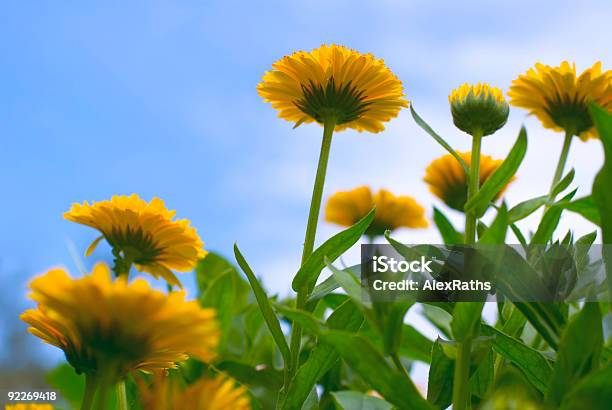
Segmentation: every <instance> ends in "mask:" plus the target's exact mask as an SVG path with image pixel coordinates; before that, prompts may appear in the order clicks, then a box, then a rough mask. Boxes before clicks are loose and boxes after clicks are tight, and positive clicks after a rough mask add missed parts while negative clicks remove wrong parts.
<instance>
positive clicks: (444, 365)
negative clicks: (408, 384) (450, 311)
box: [427, 339, 455, 409]
mask: <svg viewBox="0 0 612 410" xmlns="http://www.w3.org/2000/svg"><path fill="white" fill-rule="evenodd" d="M454 373H455V361H454V360H453V359H451V358H450V357H448V356H447V355H446V354H445V353H444V349H443V348H442V345H441V342H440V339H438V340H436V341H435V343H434V344H433V347H432V350H431V365H430V366H429V377H428V378H427V400H428V401H429V402H430V403H432V404H434V405H436V406H437V407H439V408H442V409H445V408H447V407H448V406H449V405H450V404H451V401H452V398H453V374H454Z"/></svg>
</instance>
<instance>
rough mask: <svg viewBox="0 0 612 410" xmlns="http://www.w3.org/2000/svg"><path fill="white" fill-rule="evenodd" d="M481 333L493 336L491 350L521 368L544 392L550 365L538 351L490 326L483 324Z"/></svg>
mask: <svg viewBox="0 0 612 410" xmlns="http://www.w3.org/2000/svg"><path fill="white" fill-rule="evenodd" d="M482 334H483V335H485V336H495V339H493V350H495V352H496V353H498V354H500V355H501V356H503V357H504V358H506V359H507V360H509V361H510V362H511V363H513V364H514V365H515V366H516V367H518V368H519V369H521V371H522V372H523V374H525V377H527V380H529V382H530V383H531V384H532V385H533V386H534V387H535V388H536V389H538V390H539V391H541V392H542V393H545V392H546V390H547V388H548V380H549V379H550V377H551V375H552V366H551V364H550V362H549V361H548V360H546V358H545V357H544V356H543V355H542V354H541V353H540V352H538V351H537V350H535V349H533V348H531V347H529V346H527V345H525V344H524V343H523V342H522V341H520V340H518V339H515V338H513V337H511V336H508V335H507V334H505V333H503V332H502V331H500V330H497V329H495V328H493V327H491V326H486V325H485V326H483V327H482Z"/></svg>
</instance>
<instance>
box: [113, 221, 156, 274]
mask: <svg viewBox="0 0 612 410" xmlns="http://www.w3.org/2000/svg"><path fill="white" fill-rule="evenodd" d="M106 239H107V240H108V243H109V244H110V245H111V246H112V247H113V248H114V249H118V250H120V251H121V252H122V253H123V254H124V255H123V256H124V257H129V258H130V260H131V261H133V262H134V263H137V264H139V265H147V264H150V263H152V262H154V261H155V259H156V258H157V257H158V256H159V255H160V254H161V253H162V251H163V249H161V248H160V247H159V246H158V245H157V243H156V242H155V241H154V240H153V237H152V236H151V235H150V234H148V233H146V232H144V231H143V230H142V228H140V227H139V228H131V227H129V226H128V227H127V228H126V229H116V230H113V231H112V232H111V234H110V235H106Z"/></svg>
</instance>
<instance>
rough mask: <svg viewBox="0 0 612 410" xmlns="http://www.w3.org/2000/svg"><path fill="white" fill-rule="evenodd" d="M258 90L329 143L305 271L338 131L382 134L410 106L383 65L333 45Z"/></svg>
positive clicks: (297, 333) (295, 341) (324, 146)
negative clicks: (316, 128)
mask: <svg viewBox="0 0 612 410" xmlns="http://www.w3.org/2000/svg"><path fill="white" fill-rule="evenodd" d="M272 67H273V70H271V71H268V72H267V73H266V74H265V75H264V77H263V79H262V82H261V83H260V84H259V85H258V86H257V91H258V92H259V95H260V96H261V97H263V98H264V100H265V101H267V102H270V103H271V104H272V107H273V108H275V109H277V110H278V111H279V117H281V118H283V119H285V120H287V121H291V122H294V123H295V126H296V127H297V126H299V125H300V124H302V123H311V122H317V123H319V124H321V125H323V141H322V143H321V152H320V155H319V161H318V166H317V173H316V177H315V182H314V187H313V191H312V199H311V202H310V211H309V213H308V224H307V227H306V235H305V238H304V247H303V251H302V261H301V264H302V265H303V264H304V263H305V262H306V260H307V259H308V257H309V256H310V255H311V254H312V252H313V249H314V244H315V238H316V232H317V224H318V219H319V212H320V209H321V198H322V196H323V188H324V185H325V174H326V172H327V163H328V161H329V153H330V149H331V143H332V137H333V133H334V131H341V130H344V129H348V128H351V129H354V130H357V131H369V132H374V133H377V132H380V131H382V130H383V129H384V125H383V123H384V122H386V121H389V120H390V119H391V118H393V117H396V116H397V114H398V113H399V111H400V109H401V108H402V107H406V106H408V103H407V101H406V100H405V99H404V97H403V88H402V83H401V82H400V81H399V80H398V79H397V77H396V76H395V75H394V74H393V73H392V72H391V71H390V70H389V69H388V68H387V66H386V65H385V64H384V62H383V60H380V59H376V58H374V56H373V55H371V54H362V53H359V52H357V51H354V50H351V49H349V48H346V47H343V46H338V45H335V44H332V45H330V46H327V45H322V46H321V47H319V48H317V49H314V50H312V51H310V52H304V51H298V52H296V53H293V54H292V55H290V56H286V57H284V58H282V59H281V60H279V61H277V62H276V63H274V64H273V65H272ZM309 291H310V289H308V288H302V289H298V290H297V300H296V307H297V308H298V309H305V308H306V300H307V299H308V293H309ZM301 338H302V328H301V326H300V325H299V324H298V323H293V326H292V329H291V341H290V350H291V363H285V368H286V369H287V368H288V369H289V377H288V378H286V381H287V379H290V378H291V376H292V375H293V374H294V373H295V371H296V370H297V368H298V366H299V354H300V348H301Z"/></svg>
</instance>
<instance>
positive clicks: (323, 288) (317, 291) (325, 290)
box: [308, 275, 340, 302]
mask: <svg viewBox="0 0 612 410" xmlns="http://www.w3.org/2000/svg"><path fill="white" fill-rule="evenodd" d="M339 287H340V285H338V282H336V279H334V276H333V275H332V276H330V277H328V278H327V279H325V280H324V281H323V282H321V283H319V284H318V285H317V286H315V288H314V290H313V291H312V293H311V294H310V296H309V297H308V302H312V301H315V300H319V299H321V298H322V297H324V296H325V295H328V294H330V293H332V292H333V291H334V290H336V289H338V288H339Z"/></svg>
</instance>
